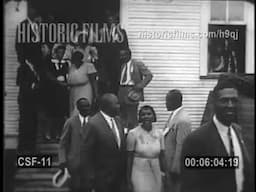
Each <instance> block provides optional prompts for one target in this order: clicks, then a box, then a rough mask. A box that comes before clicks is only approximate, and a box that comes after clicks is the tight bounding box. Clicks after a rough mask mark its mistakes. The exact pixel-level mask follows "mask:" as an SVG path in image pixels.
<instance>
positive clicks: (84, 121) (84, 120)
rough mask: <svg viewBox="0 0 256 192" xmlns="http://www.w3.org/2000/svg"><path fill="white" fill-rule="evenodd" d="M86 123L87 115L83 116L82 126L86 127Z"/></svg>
mask: <svg viewBox="0 0 256 192" xmlns="http://www.w3.org/2000/svg"><path fill="white" fill-rule="evenodd" d="M85 125H86V117H84V118H83V124H82V127H85Z"/></svg>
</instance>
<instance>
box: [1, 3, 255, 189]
mask: <svg viewBox="0 0 256 192" xmlns="http://www.w3.org/2000/svg"><path fill="white" fill-rule="evenodd" d="M17 4H19V5H18V8H17ZM26 15H27V2H26V1H23V0H22V1H19V2H18V3H17V1H13V0H11V1H7V2H6V3H5V4H4V21H5V24H4V25H5V31H4V32H5V33H4V40H5V42H4V43H5V44H4V47H5V48H4V57H5V59H4V138H5V139H4V141H5V143H4V147H5V149H16V147H17V146H16V145H17V135H18V120H19V115H18V105H17V94H18V87H17V86H16V71H17V67H18V62H17V56H16V52H15V47H14V44H15V30H16V26H17V24H18V23H19V22H21V21H22V20H23V19H25V18H26ZM119 16H120V22H121V24H122V26H123V28H124V29H125V30H126V32H127V35H128V41H129V45H130V48H131V50H132V56H133V58H135V59H139V60H142V61H143V62H144V63H145V64H146V65H147V66H148V67H149V69H150V70H151V71H152V73H153V75H154V78H153V80H152V81H151V83H150V84H149V85H148V86H147V87H146V89H145V102H144V103H141V105H143V104H149V105H151V106H153V107H154V108H155V110H156V113H157V118H158V126H159V128H163V126H164V124H165V121H166V120H167V119H168V112H167V111H166V108H165V95H166V93H167V92H168V91H169V90H171V89H180V90H181V92H182V93H183V104H184V106H185V108H186V109H187V111H188V112H189V114H190V116H191V120H192V127H193V129H197V128H198V127H199V126H200V124H201V121H202V117H203V114H204V111H205V106H206V103H207V100H208V95H209V92H210V91H211V90H212V88H213V87H214V86H215V85H216V82H217V78H218V76H219V74H220V73H221V72H222V71H221V69H220V68H221V66H218V64H216V63H218V61H219V60H218V59H220V57H219V58H217V56H218V54H216V52H214V50H215V48H216V50H218V49H223V47H225V45H226V46H229V49H231V53H232V54H233V55H235V57H236V60H237V61H239V62H237V65H238V66H237V68H236V69H235V70H236V72H239V73H240V74H242V75H254V73H255V72H254V70H255V69H254V59H255V56H254V49H255V48H254V47H255V44H254V33H255V29H254V3H252V2H250V1H225V0H222V1H207V0H120V10H119ZM227 31H228V32H227ZM228 33H229V34H228ZM209 37H211V38H209ZM223 37H227V39H230V41H229V40H228V41H223ZM220 39H222V40H220ZM223 42H224V44H223ZM216 55H217V56H216ZM250 104H253V106H254V100H253V101H252V103H250ZM40 147H41V148H42V151H46V152H47V147H49V150H50V149H51V150H53V148H54V147H50V146H47V145H40ZM55 149H56V146H55ZM55 152H56V151H55ZM55 170H56V169H55ZM55 170H49V171H47V170H44V171H43V173H42V174H41V175H40V173H39V171H37V170H34V171H33V170H29V171H24V170H19V171H18V173H17V174H16V181H17V182H19V181H23V180H26V179H27V180H29V181H30V182H31V183H33V182H34V184H33V185H32V184H31V185H29V184H27V185H20V187H16V191H27V192H28V191H33V192H35V191H57V190H56V189H52V187H51V184H50V180H49V178H50V177H51V175H52V174H53V173H54V171H55ZM27 180H26V181H27ZM59 190H63V191H65V190H67V189H59Z"/></svg>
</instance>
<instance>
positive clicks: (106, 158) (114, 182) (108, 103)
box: [81, 93, 126, 192]
mask: <svg viewBox="0 0 256 192" xmlns="http://www.w3.org/2000/svg"><path fill="white" fill-rule="evenodd" d="M99 107H100V111H99V112H98V113H97V114H95V115H94V116H93V117H92V118H91V119H90V120H89V122H88V131H87V135H86V137H84V143H83V152H81V155H82V160H83V159H88V157H89V158H90V163H89V165H88V164H87V165H85V163H84V166H87V167H88V166H91V167H93V168H94V175H95V180H94V188H95V192H122V190H123V186H124V185H123V183H124V181H125V170H126V169H125V165H126V163H125V139H124V132H123V128H122V126H121V124H120V122H119V119H118V118H117V117H116V115H118V112H119V107H120V106H119V103H118V99H117V97H116V96H115V95H113V94H110V93H106V94H104V95H103V96H102V97H101V99H100V103H99ZM83 162H84V161H83ZM85 171H86V169H85ZM85 171H83V172H85Z"/></svg>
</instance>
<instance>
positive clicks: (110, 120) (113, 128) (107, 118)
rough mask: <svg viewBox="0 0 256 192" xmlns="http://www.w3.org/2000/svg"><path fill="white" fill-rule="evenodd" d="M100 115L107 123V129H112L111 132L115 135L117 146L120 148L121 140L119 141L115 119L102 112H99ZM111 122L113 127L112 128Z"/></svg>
mask: <svg viewBox="0 0 256 192" xmlns="http://www.w3.org/2000/svg"><path fill="white" fill-rule="evenodd" d="M100 113H101V114H102V115H103V117H104V119H105V120H106V121H107V123H108V125H109V127H110V128H111V129H112V130H111V131H114V132H115V135H116V138H117V141H116V142H117V144H118V147H120V144H121V139H120V135H119V130H118V128H117V125H116V121H115V119H114V118H113V117H110V116H109V115H107V114H106V113H104V112H103V111H100ZM112 121H113V124H114V127H112Z"/></svg>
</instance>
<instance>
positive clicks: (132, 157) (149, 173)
mask: <svg viewBox="0 0 256 192" xmlns="http://www.w3.org/2000/svg"><path fill="white" fill-rule="evenodd" d="M139 122H140V125H139V126H137V127H136V128H134V129H132V130H131V131H129V133H128V136H127V151H128V166H127V168H128V170H127V183H128V189H129V191H130V192H162V191H163V188H164V185H163V184H164V183H163V182H162V181H163V177H165V175H167V174H166V163H165V158H164V138H163V134H162V132H161V130H159V129H156V128H155V127H154V125H153V124H152V122H156V114H155V111H154V109H153V108H152V107H151V106H148V105H146V106H143V107H142V108H141V109H140V111H139Z"/></svg>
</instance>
